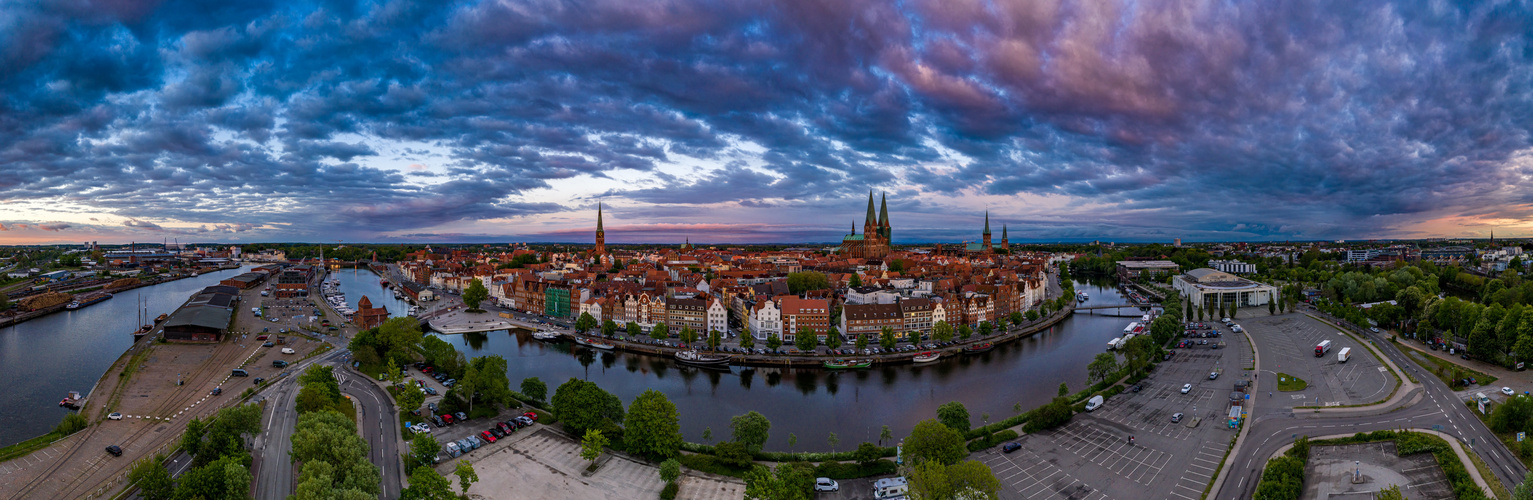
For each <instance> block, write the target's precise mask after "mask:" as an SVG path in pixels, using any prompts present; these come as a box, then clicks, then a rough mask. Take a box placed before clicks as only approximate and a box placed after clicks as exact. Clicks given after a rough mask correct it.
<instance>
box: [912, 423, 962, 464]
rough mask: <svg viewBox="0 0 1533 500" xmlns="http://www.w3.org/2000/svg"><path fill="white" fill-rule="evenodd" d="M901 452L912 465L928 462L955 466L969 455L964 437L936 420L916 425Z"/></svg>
mask: <svg viewBox="0 0 1533 500" xmlns="http://www.w3.org/2000/svg"><path fill="white" fill-rule="evenodd" d="M901 450H902V452H903V453H904V459H905V462H906V463H909V464H912V465H914V464H917V463H920V462H923V461H927V460H930V461H934V462H937V463H941V464H943V465H948V464H955V463H958V461H959V460H962V459H963V457H964V456H966V455H968V454H969V450H968V449H967V448H965V447H964V440H963V435H962V434H959V432H958V431H956V430H953V428H952V427H948V426H946V425H942V423H940V422H938V421H936V420H922V421H921V422H920V423H918V424H916V427H915V428H914V429H911V431H910V436H909V437H907V438H905V445H904V447H903V448H901Z"/></svg>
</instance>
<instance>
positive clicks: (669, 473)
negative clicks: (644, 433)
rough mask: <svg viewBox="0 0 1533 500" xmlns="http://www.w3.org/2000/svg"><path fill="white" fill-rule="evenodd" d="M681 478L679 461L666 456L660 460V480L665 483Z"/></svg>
mask: <svg viewBox="0 0 1533 500" xmlns="http://www.w3.org/2000/svg"><path fill="white" fill-rule="evenodd" d="M680 478H681V462H678V461H676V459H674V458H668V459H666V460H665V461H664V462H660V480H661V481H665V482H666V483H674V482H676V480H677V479H680Z"/></svg>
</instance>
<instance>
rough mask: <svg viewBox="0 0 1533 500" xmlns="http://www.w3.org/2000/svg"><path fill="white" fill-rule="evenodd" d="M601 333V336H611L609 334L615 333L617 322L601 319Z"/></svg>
mask: <svg viewBox="0 0 1533 500" xmlns="http://www.w3.org/2000/svg"><path fill="white" fill-rule="evenodd" d="M601 334H602V336H603V337H611V336H614V335H617V323H616V322H613V321H612V320H610V319H604V320H602V321H601Z"/></svg>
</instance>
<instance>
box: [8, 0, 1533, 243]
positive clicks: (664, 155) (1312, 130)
mask: <svg viewBox="0 0 1533 500" xmlns="http://www.w3.org/2000/svg"><path fill="white" fill-rule="evenodd" d="M1530 11H1533V9H1530V6H1529V5H1528V4H1527V2H1503V3H1498V4H1485V5H1469V6H1458V5H1440V4H1437V5H1434V4H1419V3H1410V4H1392V3H1383V2H1376V1H1360V2H1305V1H1275V2H1236V3H1229V2H1212V1H1209V2H1196V1H1194V2H1188V1H1172V0H1151V1H1140V2H1121V1H1102V2H1063V1H1049V0H1043V1H1038V0H1015V1H1013V0H994V1H989V0H916V1H913V2H904V3H901V2H882V1H874V0H846V1H838V2H823V1H815V0H783V1H776V2H764V1H760V0H726V1H696V0H672V1H633V0H597V1H591V2H579V3H578V4H571V3H566V2H558V1H552V0H522V1H510V0H507V1H471V2H412V1H405V0H400V1H389V2H368V1H363V2H329V1H307V0H299V1H233V2H194V1H190V0H174V1H171V0H167V1H150V0H138V1H132V0H94V1H93V0H68V1H62V2H44V1H35V0H34V1H21V2H10V3H7V4H5V5H4V6H3V7H0V199H6V200H38V201H43V202H46V201H51V200H63V201H68V202H71V203H74V204H79V205H84V206H90V207H95V208H98V209H100V210H104V211H108V212H111V213H114V214H115V215H117V216H119V217H122V218H125V219H127V220H128V221H129V222H135V223H136V222H137V221H142V220H144V219H146V218H147V219H152V220H157V221H172V220H173V221H181V222H185V223H189V224H192V225H194V226H195V227H199V228H206V230H207V231H233V232H239V233H252V234H257V233H261V232H262V231H290V232H289V233H283V234H284V235H287V234H290V235H291V236H293V237H294V238H295V239H304V238H310V239H313V238H319V239H329V238H331V237H332V236H335V235H346V236H350V237H369V236H372V235H376V234H379V233H382V232H385V231H388V232H393V233H394V234H409V233H410V232H414V233H419V234H437V233H434V232H432V231H433V228H434V227H436V226H439V225H443V224H447V223H460V222H462V221H476V220H484V219H505V218H514V217H520V216H535V215H540V214H548V213H553V212H562V211H565V210H568V209H569V208H572V207H570V206H569V205H566V203H568V202H569V201H570V200H551V199H550V200H544V199H538V198H537V196H539V195H538V194H537V192H538V191H537V190H540V189H544V188H556V187H561V186H567V185H568V183H571V182H578V180H577V179H579V178H582V177H586V176H589V177H595V178H618V177H614V176H613V174H614V173H616V172H626V173H627V175H628V176H632V175H633V173H635V172H637V173H639V174H640V175H642V176H644V177H646V178H647V179H648V180H649V181H650V182H643V183H639V184H637V185H635V186H633V187H632V188H629V189H624V190H618V191H612V192H609V193H606V194H605V196H607V197H609V198H613V197H623V198H629V199H632V200H636V201H641V202H647V203H653V204H660V205H664V206H671V207H677V206H680V207H687V206H688V205H705V204H718V203H726V202H736V203H737V204H739V205H740V206H748V207H776V206H779V205H784V206H787V207H811V206H820V207H842V206H851V210H852V212H851V213H849V214H848V216H856V215H858V213H857V210H858V209H859V208H860V207H857V206H855V205H857V204H858V203H860V200H859V197H860V196H861V193H864V192H865V191H866V190H867V189H868V188H870V187H872V188H875V189H877V188H900V189H902V193H901V194H902V195H904V198H902V201H903V200H906V199H911V198H915V197H919V196H923V193H924V195H926V196H933V197H937V198H945V199H947V201H951V203H941V201H943V200H941V199H938V200H930V201H935V203H916V204H911V205H909V206H904V207H902V208H901V209H902V210H905V211H906V212H905V213H902V214H900V218H901V220H902V221H904V220H910V221H912V224H911V227H910V229H909V230H907V232H905V233H904V234H907V235H911V236H912V237H919V236H920V235H922V234H925V235H928V236H930V237H933V238H936V237H949V236H947V233H945V232H944V230H945V229H944V228H946V227H949V226H947V225H945V224H942V223H939V222H940V221H945V220H946V219H945V217H948V216H949V215H948V214H946V213H945V212H947V211H951V210H952V209H953V207H954V206H955V205H963V203H962V200H961V199H956V197H962V196H966V195H968V194H974V193H978V194H986V195H1020V194H1028V195H1062V196H1067V197H1070V198H1071V199H1073V200H1076V201H1078V202H1084V203H1083V205H1090V206H1093V207H1099V208H1089V209H1080V210H1076V211H1074V212H1072V215H1070V217H1071V218H1072V219H1071V220H1055V219H1051V218H1049V217H1043V216H1035V217H1031V218H1029V219H1027V220H1026V221H1018V222H1019V225H1020V224H1026V225H1028V226H1029V227H1014V228H1012V229H1013V231H1014V234H1021V235H1028V236H1037V237H1038V238H1041V239H1048V237H1049V236H1050V235H1056V236H1070V237H1075V236H1076V235H1078V234H1080V232H1082V231H1086V232H1089V231H1103V232H1105V233H1107V234H1105V235H1104V236H1111V235H1115V234H1116V235H1125V236H1127V235H1137V236H1136V237H1145V238H1159V237H1160V236H1161V235H1162V234H1165V235H1176V234H1199V235H1211V236H1210V239H1217V238H1218V235H1225V236H1227V237H1230V238H1252V239H1260V238H1291V237H1301V236H1302V237H1312V238H1331V237H1348V236H1387V235H1393V234H1408V233H1407V231H1408V229H1407V228H1409V227H1411V226H1412V225H1415V224H1420V223H1422V222H1425V221H1428V220H1432V219H1438V218H1444V217H1463V218H1467V219H1477V218H1488V217H1499V218H1513V219H1526V218H1527V217H1529V216H1530V215H1533V210H1530V209H1528V208H1527V207H1528V206H1530V205H1533V189H1529V188H1528V187H1529V186H1527V183H1528V181H1527V180H1526V179H1528V178H1529V176H1530V175H1533V172H1530V171H1529V169H1533V155H1529V154H1528V153H1527V152H1526V151H1527V150H1528V149H1529V148H1530V147H1533V144H1530V142H1533V138H1530V136H1529V133H1528V130H1529V129H1530V127H1533V123H1530V121H1533V64H1530V63H1533V61H1530V58H1533V46H1530V41H1533V40H1530V33H1533V22H1530ZM396 141H410V142H416V143H422V144H429V145H432V146H433V148H435V151H431V152H430V153H429V154H433V155H436V154H440V152H445V156H446V157H445V158H441V159H432V160H425V161H429V162H430V163H431V165H432V167H431V170H430V171H429V172H422V171H417V170H412V169H410V168H408V167H405V166H403V165H389V164H388V163H387V162H384V159H385V158H390V157H394V156H397V154H396V152H398V151H402V150H404V148H396V147H390V146H389V144H390V143H392V142H396ZM407 152H408V154H409V155H410V156H420V155H422V154H426V152H425V151H420V152H416V151H414V148H413V147H412V148H411V150H409V151H407ZM952 152H956V153H958V155H953V154H951V153H952ZM693 159H695V160H693ZM696 160H700V161H702V162H703V164H704V165H707V166H708V168H705V169H698V170H696V172H698V173H696V174H691V175H675V176H672V175H668V174H663V173H661V170H660V169H659V168H658V167H661V166H664V165H667V164H677V163H679V164H682V165H692V164H694V163H695V161H696ZM415 161H422V160H415V159H408V160H403V161H400V160H398V159H396V160H395V161H394V163H396V164H397V163H401V162H402V163H406V164H408V163H410V162H415ZM396 169H404V170H403V171H402V170H396ZM665 171H670V172H675V171H676V169H674V168H669V169H665ZM428 173H429V175H428ZM624 178H627V177H624ZM1017 199H1019V200H1020V198H1017ZM1018 204H1019V205H1020V201H1019V202H1018ZM663 208H664V207H656V210H660V209H663ZM1014 208H1017V209H1019V210H1020V209H1022V208H1024V207H1020V206H1018V207H1014ZM762 210H771V209H762ZM1035 215H1037V214H1035ZM699 217H706V215H699ZM769 218H770V217H764V219H769ZM922 220H924V221H926V222H928V224H926V225H925V226H924V227H919V226H921V224H920V223H918V222H917V221H922ZM774 222H777V223H782V224H789V225H792V224H795V223H796V221H794V220H777V221H774ZM145 224H147V223H145ZM127 225H128V226H131V227H136V228H137V227H140V226H136V225H134V224H127ZM281 228H287V229H281ZM161 229H163V228H161ZM663 230H669V229H663ZM765 231H766V232H763V233H760V234H767V233H774V234H803V235H810V234H820V233H821V232H824V231H839V230H838V229H837V230H829V229H816V228H805V229H803V230H794V229H791V228H789V229H781V228H775V227H774V228H773V229H770V230H765ZM955 231H956V230H955ZM266 234H269V235H272V236H279V235H278V233H266ZM454 234H469V233H454ZM550 234H553V233H550ZM656 234H659V233H656ZM751 234H756V233H751V232H749V231H743V232H741V233H740V235H741V236H740V237H741V238H748V237H751V236H749V235H751ZM826 234H831V235H832V236H833V235H834V232H832V233H826ZM955 234H958V233H955ZM1088 236H1089V235H1088ZM952 237H953V238H963V237H964V236H961V235H959V236H952Z"/></svg>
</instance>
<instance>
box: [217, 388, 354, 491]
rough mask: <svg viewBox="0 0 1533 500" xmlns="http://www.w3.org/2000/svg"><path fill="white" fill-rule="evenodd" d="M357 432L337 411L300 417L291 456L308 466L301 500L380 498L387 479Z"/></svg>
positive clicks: (301, 476) (301, 477)
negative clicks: (305, 499)
mask: <svg viewBox="0 0 1533 500" xmlns="http://www.w3.org/2000/svg"><path fill="white" fill-rule="evenodd" d="M356 429H357V427H356V423H354V422H352V421H351V419H349V418H347V417H345V416H343V415H341V414H340V413H339V412H336V411H335V410H328V409H327V410H321V411H315V412H310V413H303V414H300V415H299V416H298V424H297V426H295V427H294V429H293V435H292V438H291V440H292V451H290V452H288V455H289V456H290V457H291V458H292V459H293V461H294V462H300V463H303V464H304V467H303V470H302V472H301V473H300V474H299V481H298V482H299V484H298V488H297V489H298V492H299V493H300V496H302V494H303V493H304V492H308V494H309V495H312V496H309V497H308V498H329V497H332V496H334V495H339V494H341V493H340V492H354V493H348V494H352V495H355V494H358V493H360V494H363V495H369V496H377V495H378V493H379V492H380V488H379V486H380V484H381V483H382V481H383V479H382V477H380V476H379V470H378V468H377V467H374V466H373V465H372V463H371V462H369V461H368V458H367V457H368V450H369V449H370V448H369V447H368V444H367V441H366V440H363V439H362V436H360V435H358V434H357V430H356ZM226 458H227V457H226ZM242 491H243V490H242ZM208 498H213V497H208Z"/></svg>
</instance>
